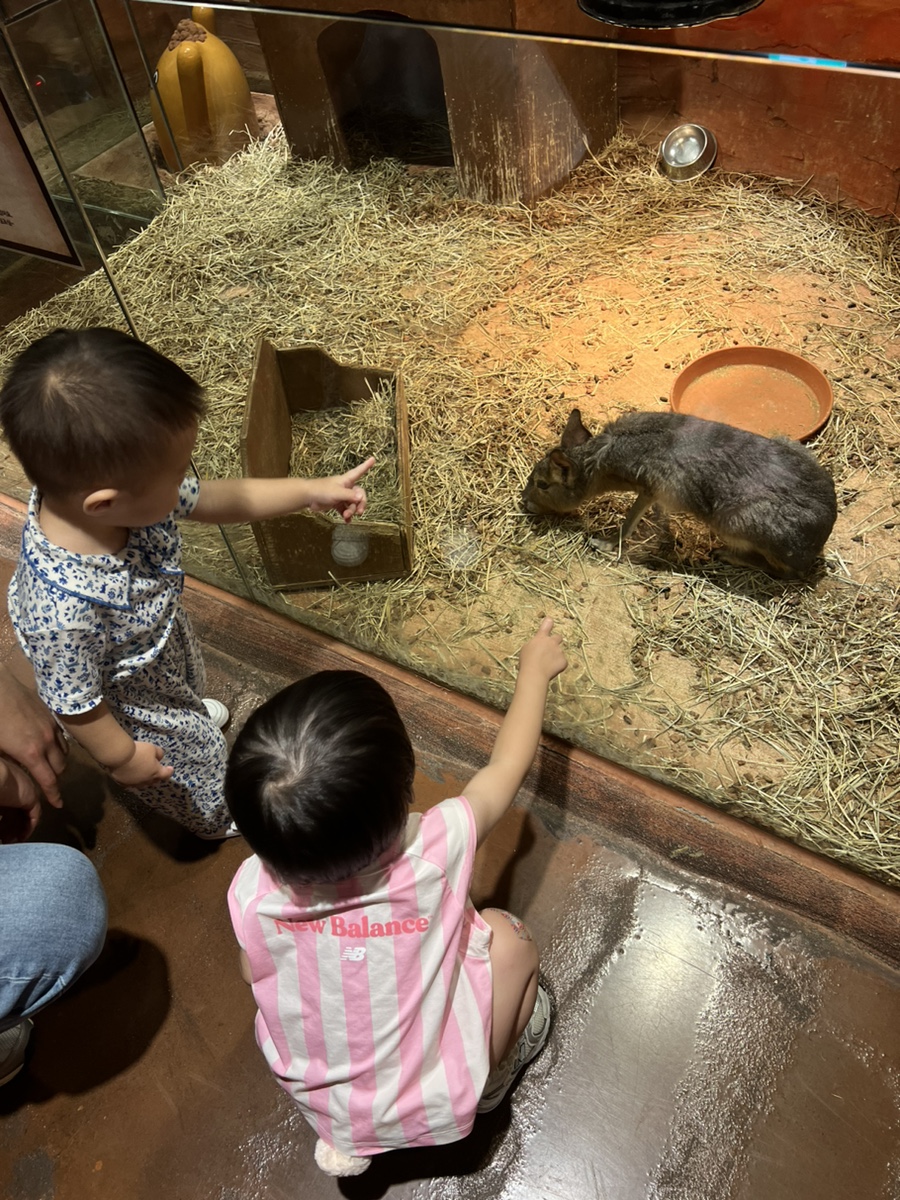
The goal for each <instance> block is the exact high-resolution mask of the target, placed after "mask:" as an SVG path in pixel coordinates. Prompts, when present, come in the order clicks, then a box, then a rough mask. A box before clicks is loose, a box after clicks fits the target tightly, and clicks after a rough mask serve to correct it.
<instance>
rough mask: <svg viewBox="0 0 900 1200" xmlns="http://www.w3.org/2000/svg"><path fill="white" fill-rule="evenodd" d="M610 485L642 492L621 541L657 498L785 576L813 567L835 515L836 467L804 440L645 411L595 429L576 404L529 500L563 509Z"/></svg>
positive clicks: (535, 507) (733, 556)
mask: <svg viewBox="0 0 900 1200" xmlns="http://www.w3.org/2000/svg"><path fill="white" fill-rule="evenodd" d="M603 492H637V498H636V499H635V502H634V504H633V505H632V507H631V509H630V511H629V513H628V516H627V517H626V518H625V523H624V525H623V527H622V532H621V541H624V539H625V538H627V537H628V535H629V534H630V533H631V531H632V530H633V529H634V527H635V525H636V524H637V522H638V521H639V520H640V519H641V517H642V516H643V514H644V513H645V512H646V510H647V509H648V508H649V507H650V506H651V505H652V504H658V505H659V506H660V507H661V508H663V509H666V510H667V511H669V512H683V513H691V514H692V515H693V516H695V517H698V518H699V519H700V520H701V521H703V522H704V523H705V524H706V525H708V526H709V528H710V529H711V530H712V531H713V533H715V534H716V535H717V536H718V537H720V538H721V539H722V541H723V542H724V543H725V545H726V547H727V549H728V552H727V554H725V555H724V557H726V558H727V559H728V560H729V561H730V562H735V563H740V564H742V565H745V566H752V567H758V568H761V569H762V570H765V571H768V572H769V573H770V574H773V575H777V576H779V577H782V578H788V579H792V578H799V577H802V576H804V575H808V574H809V572H810V571H811V570H812V568H813V565H814V564H815V561H816V558H817V557H818V555H819V553H820V552H821V550H822V547H823V546H824V545H825V542H826V541H827V540H828V535H829V534H830V533H831V530H832V528H833V526H834V522H835V520H836V518H837V500H836V498H835V492H834V482H833V480H832V478H831V475H830V474H829V473H828V471H826V470H825V468H824V467H823V466H821V465H820V463H819V462H817V461H816V459H815V457H814V456H813V454H812V453H811V452H810V451H809V450H807V449H806V447H805V446H801V445H800V444H799V443H798V442H792V441H789V440H787V439H786V438H767V437H761V436H760V435H759V434H756V433H747V432H746V431H745V430H743V429H736V428H734V427H733V426H731V425H723V424H721V423H720V422H718V421H704V420H702V419H701V418H699V417H690V416H686V415H684V414H683V413H648V412H633V413H628V414H626V415H625V416H624V417H620V418H619V419H618V420H617V421H613V422H612V423H611V424H609V425H607V426H606V427H605V428H604V429H602V430H601V432H600V433H598V434H597V435H596V437H591V434H590V431H589V430H588V429H586V428H585V426H584V425H583V424H582V421H581V413H580V412H579V410H578V409H577V408H576V409H575V410H574V411H573V412H572V413H571V415H570V417H569V420H568V423H567V425H566V428H565V431H564V433H563V436H562V441H561V443H560V445H559V446H557V447H556V448H555V449H553V450H551V451H550V453H549V454H548V455H546V457H545V458H543V459H541V461H540V462H539V463H538V464H537V466H536V467H535V468H534V470H533V471H532V472H531V475H530V477H529V479H528V483H527V484H526V486H525V491H524V494H523V497H522V501H523V505H524V508H525V511H526V512H529V513H566V512H572V511H574V510H575V509H577V508H580V507H581V505H582V504H584V503H585V502H586V501H587V500H589V499H590V498H591V497H592V496H597V495H600V494H601V493H603Z"/></svg>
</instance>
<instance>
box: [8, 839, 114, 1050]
mask: <svg viewBox="0 0 900 1200" xmlns="http://www.w3.org/2000/svg"><path fill="white" fill-rule="evenodd" d="M105 938H106V896H105V895H104V893H103V888H102V886H101V884H100V879H99V878H98V876H97V872H96V871H95V870H94V868H93V866H92V865H91V863H90V861H89V860H88V859H87V858H85V856H84V855H83V854H81V853H80V852H79V851H78V850H73V849H72V847H71V846H59V845H55V844H52V843H47V842H22V843H20V844H12V845H8V846H2V845H0V1032H2V1031H3V1030H4V1029H8V1028H9V1027H10V1026H11V1025H15V1024H16V1023H17V1022H19V1021H21V1020H22V1018H23V1017H28V1016H30V1015H31V1014H32V1013H35V1012H37V1011H38V1009H40V1008H43V1007H44V1005H45V1004H49V1003H50V1001H51V1000H55V999H56V998H57V996H59V995H61V994H62V993H63V992H64V991H65V990H66V988H67V987H68V986H69V985H70V984H71V983H73V982H74V981H75V980H76V979H77V978H78V976H79V975H80V974H81V973H82V971H85V970H86V969H87V968H88V967H89V966H90V965H91V963H92V962H93V961H94V959H95V958H96V957H97V955H98V954H99V953H100V951H101V950H102V948H103V942H104V939H105Z"/></svg>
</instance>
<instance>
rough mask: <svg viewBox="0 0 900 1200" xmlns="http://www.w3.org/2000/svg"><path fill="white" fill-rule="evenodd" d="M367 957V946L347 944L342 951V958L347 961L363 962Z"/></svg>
mask: <svg viewBox="0 0 900 1200" xmlns="http://www.w3.org/2000/svg"><path fill="white" fill-rule="evenodd" d="M365 957H366V948H365V946H345V947H344V949H343V950H342V951H341V958H343V959H344V960H345V961H346V962H362V960H363V959H364V958H365Z"/></svg>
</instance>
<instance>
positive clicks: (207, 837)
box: [197, 821, 243, 842]
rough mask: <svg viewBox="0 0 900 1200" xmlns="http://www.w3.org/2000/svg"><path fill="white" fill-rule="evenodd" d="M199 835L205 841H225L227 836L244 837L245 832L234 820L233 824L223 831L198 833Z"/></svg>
mask: <svg viewBox="0 0 900 1200" xmlns="http://www.w3.org/2000/svg"><path fill="white" fill-rule="evenodd" d="M197 837H198V838H202V839H203V841H204V842H221V841H224V839H225V838H233V837H243V834H242V833H241V831H240V830H239V829H238V827H237V825H235V823H234V821H232V822H231V824H230V825H229V826H228V827H227V828H226V829H223V830H222V832H221V833H198V834H197Z"/></svg>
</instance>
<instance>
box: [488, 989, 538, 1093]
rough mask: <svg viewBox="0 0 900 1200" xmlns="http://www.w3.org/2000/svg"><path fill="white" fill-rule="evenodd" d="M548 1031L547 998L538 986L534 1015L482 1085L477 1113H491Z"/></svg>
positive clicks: (531, 1057)
mask: <svg viewBox="0 0 900 1200" xmlns="http://www.w3.org/2000/svg"><path fill="white" fill-rule="evenodd" d="M549 1032H550V997H549V996H548V995H547V993H546V992H545V991H544V989H543V988H542V987H541V985H540V984H538V990H537V996H536V997H535V1001H534V1012H532V1014H531V1020H530V1021H529V1022H528V1024H527V1025H526V1026H525V1028H524V1029H523V1030H522V1032H521V1033H520V1034H519V1040H518V1041H517V1042H516V1044H515V1046H514V1047H513V1049H512V1052H511V1053H510V1054H507V1056H506V1058H504V1060H503V1062H502V1063H498V1065H497V1066H496V1067H495V1069H494V1070H493V1071H491V1073H490V1075H488V1077H487V1082H486V1083H485V1085H484V1091H483V1092H482V1093H481V1099H480V1100H479V1101H478V1108H477V1109H476V1111H477V1112H480V1113H486V1112H492V1111H493V1109H495V1108H496V1107H497V1105H498V1104H499V1103H500V1101H501V1100H502V1099H503V1097H504V1096H505V1095H506V1093H507V1092H508V1091H509V1089H510V1088H511V1087H512V1085H513V1082H514V1081H515V1079H516V1077H517V1075H518V1074H519V1072H520V1071H521V1070H522V1068H523V1067H525V1066H527V1065H528V1064H529V1063H530V1062H531V1060H532V1059H534V1058H537V1056H538V1055H539V1054H540V1052H541V1051H542V1050H543V1048H544V1043H545V1042H546V1040H547V1034H548V1033H549Z"/></svg>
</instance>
